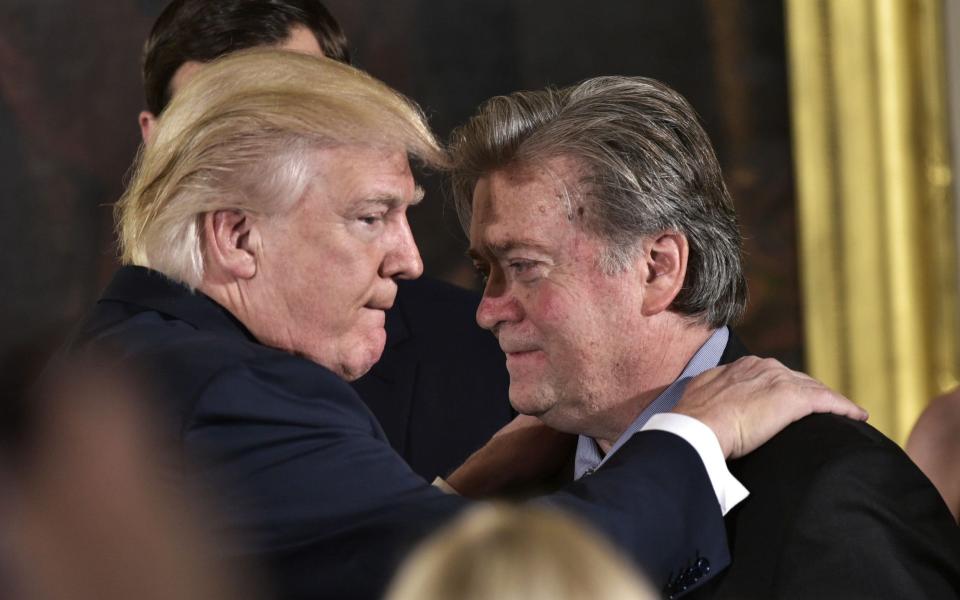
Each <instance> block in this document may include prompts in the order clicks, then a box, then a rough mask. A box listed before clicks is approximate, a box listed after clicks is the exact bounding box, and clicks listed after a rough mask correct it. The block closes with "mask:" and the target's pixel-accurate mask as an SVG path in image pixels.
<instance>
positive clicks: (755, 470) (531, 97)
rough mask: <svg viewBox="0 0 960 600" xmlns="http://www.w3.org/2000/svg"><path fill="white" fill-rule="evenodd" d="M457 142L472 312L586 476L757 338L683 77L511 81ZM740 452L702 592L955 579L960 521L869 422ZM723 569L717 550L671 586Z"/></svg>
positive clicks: (866, 590)
mask: <svg viewBox="0 0 960 600" xmlns="http://www.w3.org/2000/svg"><path fill="white" fill-rule="evenodd" d="M451 152H452V156H453V161H454V167H453V190H454V194H455V196H456V201H457V206H458V209H459V211H460V214H461V218H462V221H463V222H464V224H465V228H466V229H467V230H468V231H469V236H470V254H471V256H473V259H474V261H475V264H476V266H477V268H478V269H479V270H480V272H481V273H483V275H484V276H485V277H486V288H485V290H484V294H483V299H482V301H481V303H480V307H479V309H478V310H477V321H478V322H479V323H480V325H481V326H483V327H485V328H487V329H489V330H491V331H492V332H493V333H494V335H496V337H497V338H498V340H499V342H500V345H501V347H502V349H503V351H504V352H505V353H506V355H507V369H508V371H509V372H510V401H511V402H512V403H513V405H514V408H516V409H517V410H518V411H520V412H521V413H524V414H530V415H537V416H539V417H540V419H541V420H543V422H544V423H546V424H547V425H549V426H551V427H553V428H556V429H558V430H560V431H565V432H570V433H577V434H579V435H580V438H579V442H578V446H577V450H576V455H575V457H574V462H575V464H574V477H575V478H576V480H577V481H579V482H582V483H586V482H589V481H591V479H592V478H593V477H594V476H595V475H596V473H597V472H600V471H602V468H603V465H605V464H609V463H610V461H613V460H616V459H617V457H618V456H619V453H620V451H621V450H622V448H623V444H624V443H625V442H626V441H627V440H628V439H630V436H631V435H633V434H634V433H635V432H637V431H640V430H642V429H643V428H644V427H648V426H650V424H651V423H657V424H659V423H661V422H662V420H663V419H670V420H673V419H675V418H676V417H675V416H674V415H672V414H664V413H665V412H666V411H671V410H673V409H674V407H675V406H676V403H677V401H678V400H679V399H680V398H681V397H682V394H683V392H684V390H687V391H689V390H690V389H691V387H692V386H696V385H697V383H696V380H693V382H691V378H693V377H695V376H697V375H699V374H701V373H703V372H704V371H706V370H707V369H710V368H712V367H716V366H717V365H718V364H727V363H730V362H732V361H734V360H736V359H738V358H741V357H743V356H745V355H747V350H746V349H745V348H744V347H743V345H742V344H741V343H740V342H739V340H738V339H737V338H736V336H735V335H734V333H733V332H732V330H731V329H730V325H731V323H732V322H734V321H735V320H736V319H737V317H738V316H739V315H740V314H741V313H742V311H743V309H744V306H745V303H746V282H745V280H744V275H743V270H742V263H741V250H740V249H741V238H740V232H739V229H738V226H737V219H736V215H735V212H734V208H733V202H732V199H731V198H730V195H729V192H728V191H727V188H726V186H725V184H724V181H723V177H722V174H721V172H720V166H719V163H718V161H717V158H716V156H715V154H714V152H713V148H712V146H711V144H710V141H709V139H708V137H707V135H706V133H705V132H704V131H703V128H702V127H701V125H700V123H699V121H698V119H697V116H696V113H695V112H694V110H693V108H692V107H691V106H690V105H689V104H688V103H687V101H686V100H685V99H684V98H683V97H681V96H680V95H679V94H678V93H676V92H675V91H674V90H672V89H670V88H669V87H667V86H666V85H664V84H662V83H660V82H658V81H655V80H652V79H647V78H642V77H598V78H594V79H589V80H586V81H584V82H582V83H580V84H578V85H574V86H571V87H568V88H564V89H561V90H555V89H547V90H543V91H534V92H516V93H514V94H510V95H508V96H501V97H496V98H493V99H491V100H489V101H487V102H486V103H484V104H483V105H482V106H481V107H480V108H479V110H478V112H477V114H476V115H475V116H474V117H472V118H471V119H470V120H469V121H468V122H467V124H466V125H464V126H463V127H462V128H460V129H459V130H457V131H455V132H454V133H453V135H452V147H451ZM741 359H742V358H741ZM708 373H709V372H708ZM770 409H771V410H776V409H775V407H773V406H771V407H770ZM731 410H735V409H734V408H733V407H731ZM734 458H735V460H731V461H730V462H729V468H730V471H731V473H732V474H733V476H734V477H735V478H736V479H737V480H739V481H740V482H741V483H743V484H744V485H745V486H746V488H747V490H749V497H746V498H745V499H744V497H745V496H746V491H745V490H743V489H740V490H736V489H734V490H733V491H734V494H733V495H732V496H730V495H727V496H723V495H721V496H720V500H721V507H722V509H723V511H724V513H725V514H726V523H727V530H728V537H729V539H730V540H731V547H732V553H733V560H732V563H731V567H730V569H729V570H727V572H726V573H723V574H721V575H719V576H718V577H716V578H714V579H713V580H712V581H711V582H709V583H708V584H707V585H706V586H702V587H701V588H700V589H698V590H695V591H694V592H693V593H692V594H691V597H699V598H737V599H746V598H764V599H769V598H841V597H842V598H947V597H957V596H958V595H960V529H958V528H957V527H956V526H955V525H954V524H953V523H952V520H951V519H950V515H949V513H948V511H947V510H946V507H945V506H944V505H943V502H942V501H941V499H940V498H939V496H938V495H937V492H936V490H935V489H934V488H933V486H931V485H930V482H929V481H928V480H927V479H926V478H925V477H924V476H923V474H922V473H921V472H920V471H919V470H917V468H916V467H915V466H914V465H913V463H912V462H910V460H909V459H908V458H907V457H906V456H905V455H904V453H903V452H902V451H901V450H900V449H899V448H898V447H897V446H896V445H895V444H894V443H892V442H891V441H890V440H888V439H887V438H885V437H884V436H883V435H882V434H880V433H879V432H877V431H876V430H874V429H873V428H871V427H869V426H868V425H866V424H865V423H862V422H858V421H855V420H850V419H844V418H841V417H837V416H833V415H813V416H810V417H807V418H805V419H802V420H800V421H799V422H797V423H795V424H793V425H791V426H789V427H787V428H786V429H785V430H784V431H783V432H782V433H780V434H778V435H776V436H774V437H773V439H772V440H771V441H770V442H769V443H767V444H766V445H764V446H763V447H762V448H760V449H758V450H757V451H756V452H753V453H751V454H750V455H749V456H746V457H741V458H736V457H734ZM654 460H656V459H655V458H654ZM598 469H599V471H598ZM740 500H742V502H740ZM738 502H739V504H738ZM734 505H736V506H734ZM711 573H712V565H711V563H710V557H706V556H705V557H702V558H701V559H699V560H697V561H695V562H694V563H693V564H691V565H690V566H689V568H686V569H681V570H679V571H676V572H674V574H673V577H672V579H671V581H670V582H669V583H668V585H667V587H666V591H667V594H668V595H670V596H671V597H673V596H675V595H679V594H681V593H684V592H689V591H690V589H691V587H693V586H694V585H697V584H699V583H701V582H702V580H703V578H704V577H705V576H708V575H710V574H711ZM654 581H655V582H657V580H656V579H654Z"/></svg>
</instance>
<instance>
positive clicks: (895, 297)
mask: <svg viewBox="0 0 960 600" xmlns="http://www.w3.org/2000/svg"><path fill="white" fill-rule="evenodd" d="M942 1H943V0H786V19H787V38H788V53H789V69H790V84H791V103H792V110H793V138H794V161H795V164H796V178H797V193H798V211H799V215H798V227H799V240H800V260H801V275H802V284H803V302H804V319H805V334H806V349H807V351H806V356H807V368H808V370H809V371H810V373H811V374H812V375H813V376H815V377H817V378H819V379H821V380H823V381H825V382H826V383H828V384H829V385H831V386H832V387H834V388H836V389H839V390H841V391H842V392H844V393H845V394H847V395H848V396H850V397H851V398H852V399H853V400H855V401H856V402H858V403H860V404H861V405H863V406H864V407H865V408H867V410H869V411H870V414H871V419H870V420H871V423H872V424H873V425H874V426H875V427H877V428H878V429H880V430H881V431H883V432H884V433H886V434H887V435H888V436H890V437H891V438H893V439H894V440H896V441H898V442H900V443H901V444H902V443H903V442H904V441H905V440H906V437H907V434H908V433H909V431H910V428H911V427H912V426H913V423H914V422H915V421H916V418H917V416H918V415H919V414H920V411H922V410H923V408H924V407H925V406H926V404H927V402H928V401H929V400H930V398H931V397H933V396H934V395H936V394H939V393H942V392H944V391H946V390H947V389H949V388H951V387H954V386H956V385H957V381H958V370H960V369H958V337H960V331H958V320H960V319H958V302H957V270H956V268H957V265H956V245H955V240H956V237H955V236H956V232H955V225H954V223H955V220H954V205H953V198H952V196H951V167H950V153H949V152H950V150H949V118H948V112H947V102H946V67H945V51H944V47H943V42H944V33H943V31H942V29H941V28H942V26H943V6H942Z"/></svg>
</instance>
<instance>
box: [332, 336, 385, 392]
mask: <svg viewBox="0 0 960 600" xmlns="http://www.w3.org/2000/svg"><path fill="white" fill-rule="evenodd" d="M386 341H387V332H386V331H385V330H383V329H382V328H381V329H380V330H379V335H372V336H369V337H368V338H367V339H366V340H365V341H363V342H359V343H358V344H356V345H355V346H354V347H353V348H352V349H351V351H350V356H349V357H348V359H347V360H346V361H345V362H344V363H343V364H342V365H341V368H340V370H338V371H337V372H338V374H339V375H340V376H341V377H343V378H344V379H346V380H347V381H353V380H355V379H359V378H361V377H363V376H364V375H366V374H367V372H368V371H369V370H370V369H372V368H373V365H375V364H377V361H379V360H380V357H381V356H383V349H384V346H385V344H386Z"/></svg>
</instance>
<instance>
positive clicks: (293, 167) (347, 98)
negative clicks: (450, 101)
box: [114, 49, 448, 288]
mask: <svg viewBox="0 0 960 600" xmlns="http://www.w3.org/2000/svg"><path fill="white" fill-rule="evenodd" d="M344 144H358V145H369V146H378V147H384V148H396V149H399V150H405V151H406V152H407V155H408V156H411V157H414V158H417V159H419V160H420V161H422V162H423V163H425V164H426V165H428V166H432V167H437V168H443V167H445V166H446V165H447V162H448V160H447V155H446V153H445V152H444V151H443V150H442V148H441V147H440V145H439V144H438V142H437V140H436V139H435V138H434V136H433V133H432V132H431V131H430V128H429V127H428V126H427V123H426V120H425V119H424V116H423V114H422V112H421V111H420V109H419V108H418V107H417V106H416V105H415V104H414V103H413V102H411V101H410V100H408V99H407V98H405V97H403V96H402V95H400V94H399V93H398V92H396V91H394V90H392V89H390V87H388V86H387V85H386V84H384V83H382V82H380V81H377V80H376V79H374V78H372V77H370V76H369V75H366V74H364V73H362V72H361V71H358V70H356V69H354V68H352V67H350V66H347V65H344V64H341V63H338V62H335V61H332V60H328V59H324V58H317V57H313V56H306V55H303V54H297V53H294V52H284V51H282V50H273V49H253V50H245V51H241V52H236V53H234V54H231V55H228V56H226V57H223V58H220V59H218V60H217V61H215V62H212V63H210V64H209V65H207V66H205V67H204V68H203V70H202V71H201V72H200V73H198V74H197V76H196V77H195V78H194V79H193V80H192V81H190V82H189V83H188V84H187V85H186V86H185V87H184V89H183V90H181V91H180V93H178V94H177V95H176V97H174V99H173V101H172V102H171V103H170V105H169V106H168V107H167V108H166V110H164V112H163V115H162V116H161V118H160V121H159V123H158V125H157V129H156V132H155V135H154V138H153V141H152V142H151V143H150V144H149V145H148V146H147V147H145V148H144V149H142V150H141V153H140V155H139V156H138V158H137V162H136V164H135V167H134V174H133V177H132V180H131V182H130V184H129V185H128V187H127V190H126V191H125V192H124V194H123V197H122V198H121V199H120V201H119V202H118V203H117V205H116V208H115V211H114V214H115V218H116V222H117V232H118V237H119V240H120V249H121V260H122V261H123V263H124V264H135V265H140V266H145V267H150V268H152V269H155V270H157V271H160V272H161V273H163V274H165V275H167V276H168V277H170V278H171V279H174V280H176V281H179V282H181V283H183V284H185V285H187V286H189V287H191V288H193V287H196V286H198V285H200V283H201V281H202V279H203V266H204V264H203V252H202V247H203V244H202V226H201V222H202V217H203V215H204V214H205V213H208V212H212V211H216V210H242V211H246V212H250V213H254V214H261V215H266V216H270V215H277V214H282V213H283V212H285V211H287V210H289V209H290V208H292V207H293V206H294V205H295V204H296V202H297V201H298V200H299V199H300V198H301V197H302V196H303V194H304V192H305V190H306V189H307V187H308V184H309V182H310V180H311V178H313V177H314V176H315V175H316V173H315V169H316V167H315V165H314V164H313V162H314V161H313V160H312V157H313V154H314V153H315V151H316V150H318V149H322V148H327V147H332V146H339V145H344Z"/></svg>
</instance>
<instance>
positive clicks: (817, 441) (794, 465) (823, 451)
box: [730, 414, 913, 493]
mask: <svg viewBox="0 0 960 600" xmlns="http://www.w3.org/2000/svg"><path fill="white" fill-rule="evenodd" d="M867 457H879V458H880V459H881V460H883V461H886V463H887V464H888V465H889V468H890V469H896V468H897V467H898V466H899V467H904V468H907V469H910V468H911V467H912V466H913V465H912V463H911V461H910V459H909V458H907V456H906V454H904V452H903V451H902V450H901V449H900V448H899V447H898V446H897V445H896V444H895V443H893V442H892V441H891V440H890V439H888V438H887V437H886V436H884V435H883V434H882V433H880V432H879V431H877V430H876V429H874V428H873V427H871V426H870V425H868V424H866V423H862V422H859V421H854V420H852V419H847V418H845V417H839V416H836V415H825V414H816V415H810V416H808V417H805V418H803V419H801V420H799V421H797V422H796V423H793V424H791V425H790V426H788V427H787V428H785V429H784V430H783V431H781V432H780V433H779V434H777V435H775V436H774V437H773V438H772V439H771V440H770V441H769V442H767V443H766V444H764V445H763V446H761V447H760V448H758V449H757V450H755V451H754V452H752V453H751V454H749V455H747V456H745V457H743V458H741V459H738V460H735V461H731V462H730V468H731V472H732V473H733V474H734V476H736V477H737V478H739V479H741V481H743V482H744V484H745V485H747V487H748V488H750V489H751V491H752V490H753V489H757V490H759V489H764V488H769V487H773V486H777V487H784V488H789V489H792V490H793V492H794V493H796V492H799V491H800V490H801V489H803V488H805V487H810V486H813V485H814V484H815V482H816V481H817V480H823V479H824V478H825V477H829V476H831V474H835V473H838V472H842V471H844V470H847V469H848V468H850V467H851V466H855V465H856V464H858V462H859V461H862V460H865V459H867Z"/></svg>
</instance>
